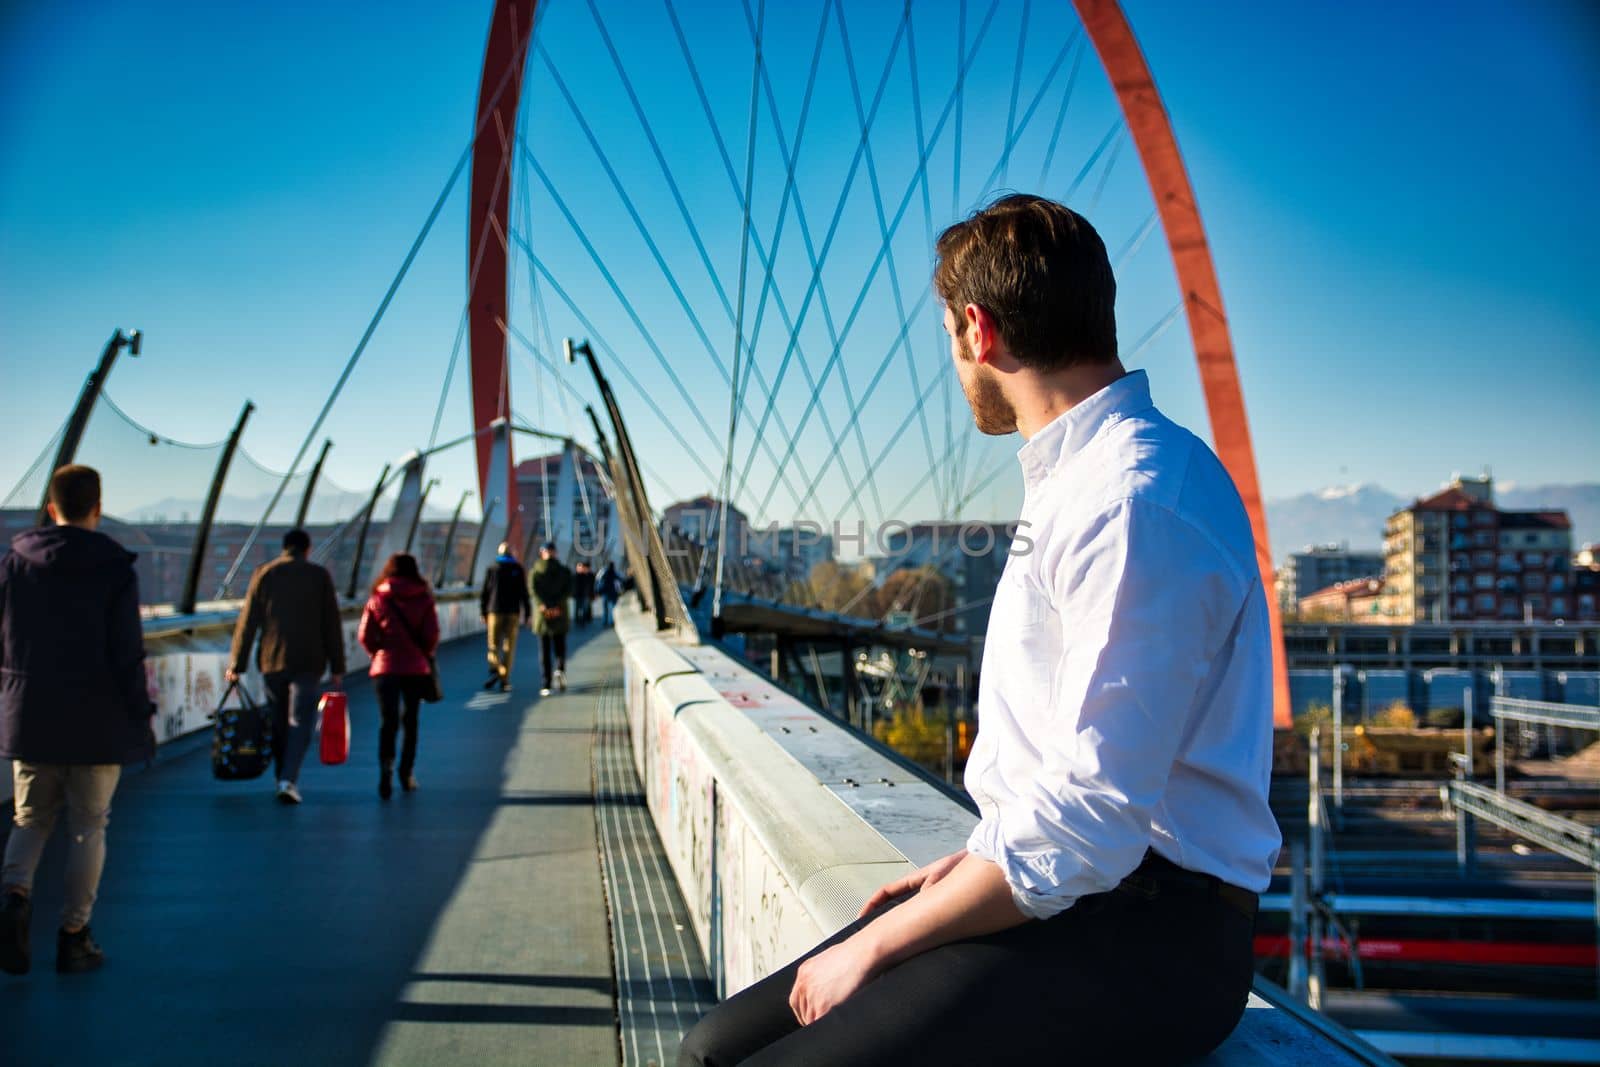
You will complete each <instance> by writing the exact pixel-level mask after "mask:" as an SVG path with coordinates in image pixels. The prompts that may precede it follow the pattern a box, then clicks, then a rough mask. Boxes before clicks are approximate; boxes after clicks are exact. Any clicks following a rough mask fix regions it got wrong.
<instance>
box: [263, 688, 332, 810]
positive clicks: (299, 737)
mask: <svg viewBox="0 0 1600 1067" xmlns="http://www.w3.org/2000/svg"><path fill="white" fill-rule="evenodd" d="M262 680H263V681H265V682H266V683H267V699H268V700H270V701H271V702H272V737H273V743H272V749H273V753H272V756H273V766H274V767H275V769H276V773H277V778H278V781H280V782H298V781H299V780H300V765H301V764H302V763H304V762H305V761H306V750H307V749H309V748H310V747H311V735H312V734H313V733H315V732H316V729H317V700H318V698H319V697H320V696H321V695H322V686H321V682H322V672H321V671H317V672H315V673H305V674H291V673H289V672H287V671H285V672H283V673H281V674H267V675H263V676H262Z"/></svg>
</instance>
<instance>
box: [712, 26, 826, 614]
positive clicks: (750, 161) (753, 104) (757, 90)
mask: <svg viewBox="0 0 1600 1067" xmlns="http://www.w3.org/2000/svg"><path fill="white" fill-rule="evenodd" d="M746 6H748V5H746ZM766 16H767V3H766V0H761V4H760V12H759V13H758V14H757V16H756V36H755V61H754V69H752V70H751V72H750V125H749V133H748V140H747V142H746V148H745V163H744V220H743V223H742V224H741V226H740V231H739V313H738V316H737V317H736V319H735V320H734V327H733V380H732V381H731V382H730V383H729V388H728V447H727V448H725V449H724V450H723V453H722V483H721V485H720V486H719V489H720V492H719V494H718V499H717V528H718V530H717V576H716V586H715V588H714V589H713V591H712V596H711V614H712V617H713V618H720V617H721V616H722V581H723V571H724V567H725V565H726V563H727V554H728V489H729V487H730V485H731V484H732V482H733V442H734V435H735V434H736V432H737V431H738V428H739V352H740V350H741V349H742V348H743V347H744V298H745V287H746V284H747V282H748V271H749V267H750V199H751V194H752V192H753V190H754V187H755V174H756V119H757V118H759V117H760V114H761V112H760V107H761V66H762V64H761V34H762V29H763V27H764V26H765V24H766ZM750 358H751V360H752V361H754V359H755V353H754V352H751V353H750ZM800 506H801V507H804V504H803V503H802V504H801V505H800ZM702 558H703V557H702ZM696 584H699V583H698V581H697V582H696Z"/></svg>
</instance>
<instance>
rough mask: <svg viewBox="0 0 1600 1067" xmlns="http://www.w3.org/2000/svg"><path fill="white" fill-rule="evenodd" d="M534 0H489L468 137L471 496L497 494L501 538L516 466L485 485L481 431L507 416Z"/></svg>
mask: <svg viewBox="0 0 1600 1067" xmlns="http://www.w3.org/2000/svg"><path fill="white" fill-rule="evenodd" d="M534 5H535V0H495V5H494V14H493V15H492V16H491V17H490V20H489V43H488V46H487V47H486V48H485V49H484V55H483V81H482V82H481V83H480V85H479V87H478V121H477V126H476V129H477V131H478V133H477V137H476V138H475V139H474V141H473V145H472V201H471V206H470V208H469V209H468V215H467V279H468V283H467V284H468V286H469V290H470V291H469V292H468V294H467V307H468V326H469V329H470V337H471V344H472V349H471V352H472V359H471V365H472V425H473V428H474V429H475V430H477V431H479V436H478V490H479V493H480V497H479V499H482V500H489V499H492V498H493V497H495V496H500V497H501V498H502V499H503V500H504V501H505V502H506V514H507V516H508V517H509V519H510V526H509V529H508V533H507V539H508V540H509V541H510V542H511V543H512V544H514V545H520V544H521V542H522V532H521V523H520V522H519V521H518V514H519V513H518V510H517V470H516V464H515V463H507V464H506V485H505V486H504V487H503V489H501V490H500V491H496V489H495V488H492V487H491V486H489V484H488V481H489V451H490V447H491V445H492V443H493V441H492V438H491V436H490V435H489V434H487V433H483V432H482V431H483V430H485V429H487V428H488V426H489V425H490V423H492V422H494V420H496V419H502V418H510V417H511V379H510V375H509V374H507V367H506V329H505V323H506V321H507V318H508V316H507V314H506V279H507V274H506V268H507V263H508V260H509V258H510V255H509V251H510V250H509V241H508V235H509V233H510V232H511V231H510V223H509V219H508V217H507V215H508V208H509V206H510V203H511V163H512V156H513V153H514V151H515V142H516V130H517V107H518V105H519V104H520V103H521V101H522V71H523V67H524V64H525V62H526V60H527V57H528V45H529V43H530V42H531V41H532V39H533V12H534Z"/></svg>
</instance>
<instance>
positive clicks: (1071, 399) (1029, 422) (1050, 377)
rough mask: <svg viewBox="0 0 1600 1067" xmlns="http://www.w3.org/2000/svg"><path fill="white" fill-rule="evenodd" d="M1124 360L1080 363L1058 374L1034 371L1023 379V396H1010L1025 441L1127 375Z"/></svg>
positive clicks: (1018, 428)
mask: <svg viewBox="0 0 1600 1067" xmlns="http://www.w3.org/2000/svg"><path fill="white" fill-rule="evenodd" d="M1127 373H1128V372H1127V371H1126V370H1124V369H1123V366H1122V361H1121V360H1120V359H1113V360H1112V361H1111V362H1110V363H1080V364H1078V365H1076V366H1072V367H1068V368H1067V369H1066V370H1063V371H1057V372H1055V373H1054V374H1032V375H1030V376H1029V378H1028V379H1025V380H1023V381H1020V382H1019V383H1018V384H1019V385H1021V386H1022V388H1021V389H1019V390H1018V392H1020V393H1021V394H1022V395H1020V396H1013V397H1009V398H1008V399H1010V401H1011V406H1012V408H1013V409H1015V411H1016V413H1017V432H1018V433H1020V434H1021V435H1022V439H1023V440H1024V441H1029V440H1032V439H1033V435H1034V434H1036V433H1038V432H1039V431H1040V430H1042V429H1044V428H1045V427H1046V426H1048V425H1050V424H1051V423H1052V422H1054V421H1055V420H1056V419H1058V418H1060V417H1061V416H1062V415H1063V414H1065V413H1066V412H1068V411H1071V410H1072V409H1073V408H1075V407H1077V406H1078V405H1079V404H1081V403H1083V402H1084V401H1085V400H1087V399H1089V398H1090V397H1091V396H1094V395H1095V394H1096V393H1098V392H1099V391H1100V390H1102V389H1104V388H1105V387H1106V386H1108V385H1110V384H1111V383H1113V382H1115V381H1117V380H1118V379H1120V378H1122V377H1124V376H1125V375H1126V374H1127Z"/></svg>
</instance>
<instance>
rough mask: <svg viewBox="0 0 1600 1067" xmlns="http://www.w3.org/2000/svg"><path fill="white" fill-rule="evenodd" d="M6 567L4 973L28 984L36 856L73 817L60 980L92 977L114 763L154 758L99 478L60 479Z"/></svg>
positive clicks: (134, 626) (128, 587) (1, 634)
mask: <svg viewBox="0 0 1600 1067" xmlns="http://www.w3.org/2000/svg"><path fill="white" fill-rule="evenodd" d="M46 507H47V509H48V512H49V515H50V519H51V521H52V523H53V524H54V525H51V526H42V527H39V528H38V529H33V530H26V531H24V532H22V533H20V534H18V535H17V536H16V537H14V538H13V539H12V541H11V552H10V553H9V554H8V555H7V556H6V557H5V558H4V559H3V560H0V669H3V670H4V678H5V681H4V685H3V686H0V758H6V759H12V760H15V761H16V763H15V764H14V765H13V766H12V772H11V774H12V785H13V787H14V790H15V793H14V805H15V809H16V811H15V814H14V815H13V817H12V822H13V823H14V825H13V827H12V830H11V837H10V839H9V840H8V841H7V842H6V851H5V866H4V869H3V871H0V896H3V899H0V970H4V971H6V972H7V973H8V974H27V973H28V968H29V966H30V964H31V959H32V953H31V946H30V944H29V939H28V926H29V922H30V919H31V917H32V911H33V908H32V905H31V903H30V898H31V896H32V894H33V876H34V872H35V870H36V869H37V868H38V866H39V856H40V855H41V854H42V853H43V852H44V846H45V842H46V841H48V840H49V839H50V832H51V831H52V830H53V829H54V828H55V824H56V818H57V817H58V816H59V815H60V813H61V809H62V808H63V807H65V808H66V810H67V828H68V830H69V831H70V834H71V836H70V837H69V838H68V839H67V900H66V906H65V907H64V908H63V909H62V912H61V929H60V931H59V932H58V933H57V935H56V970H57V971H60V972H62V973H66V974H72V973H78V972H82V971H92V970H94V969H95V968H97V967H99V966H100V965H101V964H102V963H103V962H104V961H105V956H104V954H103V953H102V952H101V951H100V946H99V945H97V944H95V941H94V938H93V937H92V936H91V935H90V932H89V918H90V914H91V912H93V910H94V902H95V897H96V896H97V895H98V893H99V889H100V872H101V870H102V869H103V868H104V866H105V859H106V823H107V821H108V820H109V819H110V816H111V796H112V794H113V793H114V792H116V788H117V780H118V778H119V777H120V776H121V773H122V766H121V765H122V764H124V763H133V762H136V761H138V760H144V759H149V758H151V757H152V756H154V754H155V735H154V733H153V732H152V731H151V728H150V719H151V716H153V715H154V714H155V710H156V709H155V707H154V705H152V704H151V702H150V696H149V692H148V689H147V688H146V681H145V671H144V635H143V632H142V630H141V628H140V625H139V580H138V577H137V576H136V575H135V574H134V570H133V560H134V556H133V553H131V552H129V551H127V550H126V549H124V548H123V547H122V546H121V545H119V544H117V543H116V542H115V541H113V540H112V539H111V538H109V537H107V536H106V535H105V534H103V533H99V532H98V531H97V530H96V529H95V527H97V526H98V525H99V524H100V475H99V474H98V473H97V472H95V470H94V469H93V468H90V467H82V466H71V467H62V468H61V469H60V470H58V471H56V473H55V476H54V477H52V478H51V479H50V495H49V503H48V504H47V505H46Z"/></svg>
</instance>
